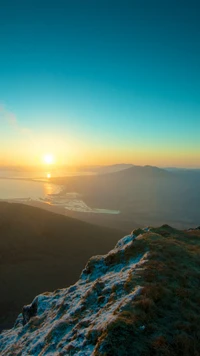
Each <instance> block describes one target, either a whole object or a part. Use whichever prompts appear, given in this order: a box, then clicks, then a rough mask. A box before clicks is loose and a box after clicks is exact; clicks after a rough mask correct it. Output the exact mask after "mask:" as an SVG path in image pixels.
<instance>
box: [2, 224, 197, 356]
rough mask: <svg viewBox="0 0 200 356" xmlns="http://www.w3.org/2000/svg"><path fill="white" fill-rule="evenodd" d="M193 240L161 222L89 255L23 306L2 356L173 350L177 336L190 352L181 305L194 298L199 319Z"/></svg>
mask: <svg viewBox="0 0 200 356" xmlns="http://www.w3.org/2000/svg"><path fill="white" fill-rule="evenodd" d="M190 239H191V245H190ZM194 239H197V237H196V236H194V237H191V234H190V235H187V233H186V232H182V231H178V230H176V229H173V228H171V227H170V226H168V225H163V226H162V227H160V228H146V229H137V230H134V231H133V232H132V233H131V234H130V235H128V236H125V237H124V238H122V239H121V240H120V241H119V242H118V243H117V245H116V246H115V248H114V249H113V250H111V251H110V252H109V253H108V254H107V255H104V256H96V257H93V258H91V259H90V260H89V261H88V263H87V265H86V267H85V269H84V270H83V272H82V274H81V276H80V279H79V280H78V282H77V283H76V284H75V285H73V286H71V287H69V288H67V289H60V290H56V291H55V292H53V293H44V294H41V295H39V296H37V297H36V298H35V299H34V301H33V302H32V304H30V305H28V306H25V307H24V308H23V313H22V314H21V315H19V317H18V319H17V321H16V324H15V326H14V328H13V329H11V330H8V331H4V332H3V333H2V334H1V335H0V352H1V355H6V356H7V355H22V356H23V355H24V356H25V355H38V356H39V355H40V356H43V355H55V356H64V355H76V356H83V355H85V356H87V355H88V356H89V355H93V356H103V355H108V356H109V355H113V356H114V355H115V356H118V355H122V356H126V355H130V356H131V355H138V356H140V355H151V354H152V355H168V354H172V355H179V354H180V353H178V352H182V351H180V350H182V349H181V347H182V346H181V342H183V341H184V345H183V346H184V347H183V349H184V348H185V347H186V344H185V343H187V342H188V345H187V350H188V353H187V354H186V353H185V354H184V353H183V355H189V354H190V355H195V354H194V353H193V354H192V353H191V350H197V351H198V343H197V341H198V340H197V337H196V338H195V336H193V337H192V341H191V335H190V337H189V336H188V335H187V333H188V334H190V327H192V328H193V335H195V332H196V331H195V330H196V329H195V327H194V325H192V326H191V325H190V324H191V322H189V316H187V312H188V309H187V308H186V309H185V311H184V310H183V305H182V303H183V300H184V303H186V304H187V303H189V302H190V298H193V299H192V305H193V307H194V309H195V315H194V317H198V313H197V309H198V308H199V307H198V303H197V300H196V299H195V298H197V299H198V298H199V295H198V291H196V296H195V297H194V295H193V296H192V293H193V291H192V285H193V284H194V285H195V286H196V287H197V284H198V280H199V279H198V278H199V276H200V273H199V272H197V269H198V266H199V264H198V263H199V262H198V260H197V259H196V256H195V251H194ZM195 241H196V242H197V244H198V241H197V240H195ZM198 248H199V245H198ZM197 253H199V249H198V251H197ZM183 261H184V267H183ZM181 266H182V267H181ZM63 273H66V272H65V271H63ZM185 273H190V277H191V278H193V281H192V282H190V281H189V280H188V281H187V280H186V279H185ZM183 275H184V278H182V277H183ZM177 276H179V279H180V280H178V279H177ZM191 283H193V284H191ZM196 287H195V288H196ZM190 292H191V294H190ZM188 308H189V307H188ZM191 308H192V307H191ZM168 311H169V313H168ZM186 311H187V312H186ZM199 311H200V310H199ZM192 312H193V310H192ZM192 315H193V314H192ZM187 318H188V319H187ZM190 318H191V315H190ZM196 322H197V320H196ZM179 324H180V325H179ZM197 325H198V324H197ZM182 328H183V329H184V337H183V331H180V330H183V329H182ZM177 331H179V332H177ZM180 337H181V338H182V337H183V339H181V340H182V341H180ZM190 341H191V345H192V346H191V347H190ZM166 350H168V351H169V353H168V354H167V353H164V352H167V351H166ZM153 352H154V353H153ZM170 352H171V353H170ZM189 352H190V353H189Z"/></svg>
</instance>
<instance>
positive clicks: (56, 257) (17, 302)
mask: <svg viewBox="0 0 200 356" xmlns="http://www.w3.org/2000/svg"><path fill="white" fill-rule="evenodd" d="M125 231H126V230H125ZM123 234H125V233H122V232H121V231H120V230H116V229H109V228H105V227H100V226H97V225H91V224H88V223H85V222H82V221H79V220H77V219H72V218H69V217H66V216H63V215H59V214H55V213H51V212H49V211H44V210H42V209H38V208H34V207H30V206H26V205H23V204H11V203H6V202H0V281H1V284H0V289H1V293H0V331H1V330H2V329H5V328H11V327H12V326H13V325H14V322H15V320H16V318H17V315H18V314H19V310H20V309H21V308H22V306H23V305H24V304H27V303H29V302H30V300H32V299H33V298H34V297H35V296H36V295H38V294H40V293H42V292H43V291H45V290H48V291H54V290H55V289H57V288H64V287H68V286H70V285H71V284H73V283H75V282H76V281H77V279H78V277H79V276H80V273H81V271H82V269H83V268H84V266H85V264H86V263H87V261H88V259H89V258H90V257H91V256H93V255H95V254H97V253H100V254H104V253H107V252H108V251H109V250H110V249H111V248H112V247H113V245H114V244H116V243H117V241H118V240H119V238H121V236H123Z"/></svg>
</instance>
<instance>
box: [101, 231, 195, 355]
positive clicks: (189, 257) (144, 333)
mask: <svg viewBox="0 0 200 356" xmlns="http://www.w3.org/2000/svg"><path fill="white" fill-rule="evenodd" d="M147 248H148V251H149V256H148V262H147V263H146V264H145V268H144V269H142V270H140V272H139V273H138V274H137V273H135V274H130V275H129V278H128V280H127V281H126V284H125V288H126V289H127V291H128V292H130V291H131V290H132V289H134V288H135V286H136V285H138V284H140V285H142V286H143V289H142V292H141V294H140V295H138V296H137V297H136V299H135V300H134V301H133V302H132V303H131V304H130V305H129V306H128V307H127V310H123V312H118V313H116V318H115V319H114V320H113V322H112V323H111V324H110V325H109V326H108V328H107V329H106V330H105V331H104V333H103V334H102V335H101V337H100V338H99V339H98V342H97V345H96V349H95V356H109V355H115V356H126V355H127V356H131V355H137V356H140V355H141V356H151V355H152V356H153V355H155V356H157V355H158V356H160V355H163V356H164V355H166V356H168V355H170V356H178V355H180V356H192V355H193V356H199V355H200V236H195V235H192V234H191V233H190V234H187V233H184V232H179V231H178V230H176V229H172V228H170V227H169V226H167V225H164V226H162V227H161V228H160V229H159V228H158V229H152V232H148V233H145V234H144V235H143V237H142V238H139V239H138V240H135V241H134V244H133V245H132V246H130V248H128V249H127V251H126V256H125V257H126V258H127V259H129V258H130V257H133V256H134V255H136V254H137V253H141V252H143V253H144V252H145V251H146V249H147ZM142 326H144V328H141V327H142Z"/></svg>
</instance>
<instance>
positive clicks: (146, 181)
mask: <svg viewBox="0 0 200 356" xmlns="http://www.w3.org/2000/svg"><path fill="white" fill-rule="evenodd" d="M52 182H54V183H57V184H62V185H63V186H64V193H67V192H77V193H78V194H80V196H81V199H82V200H83V201H84V202H86V204H87V205H88V206H90V207H94V208H102V209H111V210H117V211H120V214H119V215H112V214H109V216H108V215H107V216H105V214H102V215H100V214H93V215H91V214H90V215H89V214H84V213H82V214H81V213H77V212H68V211H67V210H65V213H66V212H67V214H70V215H73V216H75V217H77V218H79V219H83V220H86V221H90V222H91V221H92V222H95V223H98V224H101V225H107V226H110V227H118V228H121V229H124V230H127V229H128V230H129V231H130V230H131V229H132V228H133V227H139V226H145V225H153V226H155V225H162V224H164V223H167V224H169V225H173V226H175V227H177V228H180V229H186V228H189V227H191V226H192V227H194V226H196V225H197V224H198V222H199V211H200V171H198V170H193V171H191V170H188V171H182V170H180V171H179V170H178V171H173V172H169V171H167V170H165V169H161V168H158V167H152V166H144V167H141V166H133V167H130V168H127V169H124V170H122V171H119V172H114V173H108V174H101V175H96V176H87V177H65V178H55V179H53V180H52Z"/></svg>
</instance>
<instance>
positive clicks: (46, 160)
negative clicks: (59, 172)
mask: <svg viewBox="0 0 200 356" xmlns="http://www.w3.org/2000/svg"><path fill="white" fill-rule="evenodd" d="M43 160H44V163H46V164H53V163H54V156H53V155H52V154H46V155H44V157H43Z"/></svg>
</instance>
